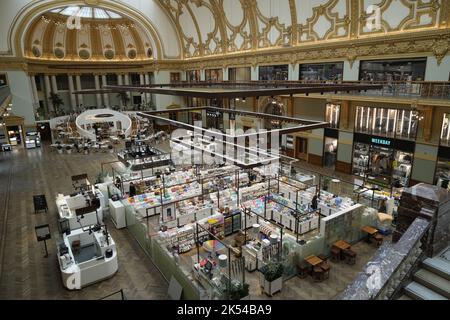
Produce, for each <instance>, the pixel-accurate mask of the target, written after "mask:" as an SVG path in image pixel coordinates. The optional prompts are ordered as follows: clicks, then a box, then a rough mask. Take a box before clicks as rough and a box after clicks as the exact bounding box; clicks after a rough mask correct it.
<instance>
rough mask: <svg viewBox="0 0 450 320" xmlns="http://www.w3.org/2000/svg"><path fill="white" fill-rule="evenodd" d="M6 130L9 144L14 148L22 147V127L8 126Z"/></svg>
mask: <svg viewBox="0 0 450 320" xmlns="http://www.w3.org/2000/svg"><path fill="white" fill-rule="evenodd" d="M6 130H7V132H8V139H9V143H10V144H11V145H12V146H19V145H22V126H8V127H6Z"/></svg>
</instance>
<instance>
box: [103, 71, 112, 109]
mask: <svg viewBox="0 0 450 320" xmlns="http://www.w3.org/2000/svg"><path fill="white" fill-rule="evenodd" d="M107 84H108V80H107V79H106V74H102V87H104V86H106V85H107ZM103 103H104V104H105V106H107V107H111V106H110V105H109V94H107V93H104V94H103Z"/></svg>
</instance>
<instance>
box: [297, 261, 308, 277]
mask: <svg viewBox="0 0 450 320" xmlns="http://www.w3.org/2000/svg"><path fill="white" fill-rule="evenodd" d="M309 270H310V267H309V266H308V265H307V264H306V263H300V264H298V265H297V272H298V276H299V278H300V279H305V278H306V277H307V276H308V273H309Z"/></svg>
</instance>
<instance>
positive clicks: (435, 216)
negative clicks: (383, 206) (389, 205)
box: [392, 183, 450, 256]
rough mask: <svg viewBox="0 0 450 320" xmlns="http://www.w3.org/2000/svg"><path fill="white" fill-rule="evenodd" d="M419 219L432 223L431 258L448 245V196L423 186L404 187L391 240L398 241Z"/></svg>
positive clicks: (429, 249) (449, 201) (429, 247)
mask: <svg viewBox="0 0 450 320" xmlns="http://www.w3.org/2000/svg"><path fill="white" fill-rule="evenodd" d="M418 217H421V218H424V219H427V220H429V221H430V222H431V227H430V230H429V232H428V239H427V243H428V248H427V254H428V255H429V256H433V255H435V254H437V253H439V252H440V251H441V250H443V249H444V248H446V247H447V246H448V245H449V243H450V229H449V226H450V193H449V192H448V191H447V190H446V189H443V188H441V187H438V186H432V185H429V184H425V183H421V184H418V185H415V186H414V187H411V188H406V189H405V190H404V191H403V193H402V197H401V200H400V206H399V208H398V217H397V227H396V230H395V231H394V234H393V238H392V240H393V241H394V242H397V241H398V240H399V239H400V238H401V237H402V235H403V234H404V233H405V232H406V230H407V229H408V228H409V226H410V225H411V224H412V222H413V221H414V220H415V219H416V218H418Z"/></svg>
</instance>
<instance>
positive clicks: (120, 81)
mask: <svg viewBox="0 0 450 320" xmlns="http://www.w3.org/2000/svg"><path fill="white" fill-rule="evenodd" d="M117 84H118V85H119V86H122V85H123V78H122V75H121V74H117ZM119 106H120V107H121V108H123V106H124V105H123V101H122V99H120V98H119Z"/></svg>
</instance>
